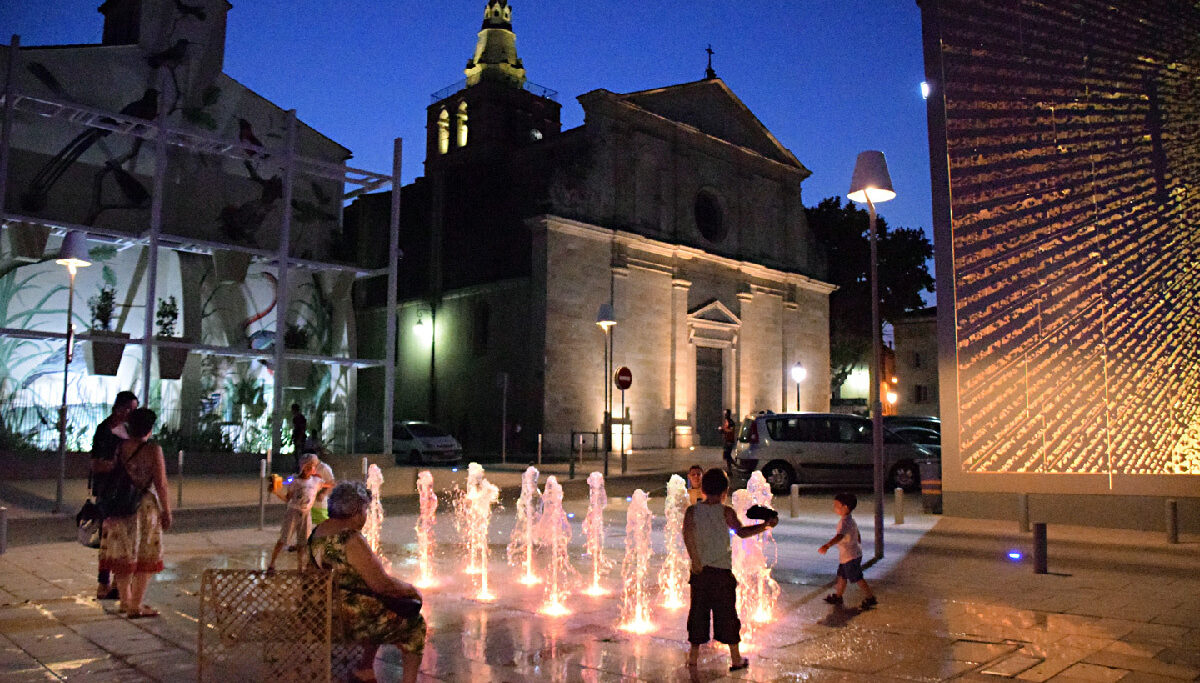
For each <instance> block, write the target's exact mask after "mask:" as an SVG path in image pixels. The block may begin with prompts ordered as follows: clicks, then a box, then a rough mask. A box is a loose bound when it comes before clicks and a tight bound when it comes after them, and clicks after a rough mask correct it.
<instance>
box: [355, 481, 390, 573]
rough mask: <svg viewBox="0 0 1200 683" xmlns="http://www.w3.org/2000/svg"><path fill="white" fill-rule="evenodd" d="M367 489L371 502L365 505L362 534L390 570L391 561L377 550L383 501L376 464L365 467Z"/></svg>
mask: <svg viewBox="0 0 1200 683" xmlns="http://www.w3.org/2000/svg"><path fill="white" fill-rule="evenodd" d="M366 483H367V490H368V491H370V492H371V504H370V506H368V507H367V521H366V523H365V524H363V529H362V534H363V536H364V537H366V539H367V545H369V546H371V550H372V551H373V552H374V553H375V554H376V555H378V556H379V559H380V560H382V561H383V566H384V568H385V569H387V570H389V571H390V570H391V568H392V563H391V561H390V560H388V558H386V557H384V556H383V553H381V552H380V551H379V534H380V532H381V531H382V530H383V501H382V500H380V495H379V492H380V490H381V489H382V488H383V472H382V471H381V470H380V469H379V466H378V465H371V466H370V467H369V468H367V482H366Z"/></svg>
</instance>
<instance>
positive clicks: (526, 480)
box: [508, 467, 561, 586]
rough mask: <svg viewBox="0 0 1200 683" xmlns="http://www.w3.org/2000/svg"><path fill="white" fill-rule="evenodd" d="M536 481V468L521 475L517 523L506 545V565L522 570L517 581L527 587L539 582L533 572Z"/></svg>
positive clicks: (529, 469)
mask: <svg viewBox="0 0 1200 683" xmlns="http://www.w3.org/2000/svg"><path fill="white" fill-rule="evenodd" d="M537 480H538V471H537V468H536V467H529V468H528V469H526V470H525V473H524V474H522V475H521V495H520V497H519V498H518V499H517V523H516V524H514V525H513V530H512V537H511V540H510V541H509V543H508V564H509V566H511V567H522V568H523V570H524V571H523V573H522V574H521V578H519V579H517V580H518V581H520V582H521V583H523V584H525V585H527V586H530V585H533V584H536V583H540V582H541V579H540V578H538V575H537V573H536V572H535V571H534V570H533V547H534V544H535V540H534V524H535V523H536V521H537V520H536V513H537V498H538V488H537ZM560 502H561V501H560Z"/></svg>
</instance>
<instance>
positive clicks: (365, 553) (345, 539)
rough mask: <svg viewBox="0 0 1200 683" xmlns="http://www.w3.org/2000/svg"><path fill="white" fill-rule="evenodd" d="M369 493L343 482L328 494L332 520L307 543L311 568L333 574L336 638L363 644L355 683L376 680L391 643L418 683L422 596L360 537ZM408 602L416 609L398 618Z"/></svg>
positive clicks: (358, 484) (422, 647)
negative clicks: (382, 650)
mask: <svg viewBox="0 0 1200 683" xmlns="http://www.w3.org/2000/svg"><path fill="white" fill-rule="evenodd" d="M370 503H371V492H370V491H369V490H367V487H366V486H364V485H363V484H362V483H361V482H350V481H346V482H342V483H340V484H338V485H337V486H336V487H335V488H334V489H333V492H332V493H330V494H329V519H328V520H326V521H324V522H322V523H321V524H320V525H318V526H317V528H316V529H314V530H313V532H312V535H311V536H310V537H309V540H308V548H309V552H311V553H312V559H313V565H314V566H317V567H320V568H322V569H325V570H327V571H330V572H332V573H333V586H334V591H335V592H334V597H333V601H334V606H333V629H334V633H333V637H334V639H335V640H337V641H347V642H358V643H361V644H363V645H364V650H363V658H362V659H361V660H360V661H359V664H358V669H356V670H355V672H354V676H355V680H361V681H373V680H375V673H374V662H375V653H376V650H378V649H379V646H380V645H383V644H385V643H391V644H393V645H395V646H396V647H397V648H399V650H400V654H401V656H402V658H403V659H402V661H403V666H404V681H406V682H409V683H411V682H412V681H416V680H417V671H418V669H419V668H420V666H421V655H422V653H423V652H424V650H425V619H424V618H422V617H421V614H420V612H419V601H420V599H421V594H420V593H419V592H417V589H416V588H414V587H413V586H412V584H409V583H405V582H404V581H401V580H400V579H397V578H396V577H394V576H392V575H391V574H388V572H387V569H386V568H384V566H383V562H382V561H381V560H380V558H379V556H378V555H376V554H375V553H374V551H372V550H371V546H370V545H369V544H368V543H367V539H366V537H364V536H363V535H362V528H363V525H364V524H366V521H367V508H368V506H369V505H370ZM404 599H407V600H409V601H410V603H409V604H410V605H413V606H414V607H415V609H414V611H413V614H412V615H411V616H400V615H399V614H397V613H396V612H394V611H392V609H389V608H388V607H387V606H386V605H385V603H390V604H392V605H393V606H395V603H396V601H397V600H404Z"/></svg>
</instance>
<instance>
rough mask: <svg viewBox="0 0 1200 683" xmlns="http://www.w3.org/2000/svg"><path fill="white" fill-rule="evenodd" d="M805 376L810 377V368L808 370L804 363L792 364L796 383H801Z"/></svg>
mask: <svg viewBox="0 0 1200 683" xmlns="http://www.w3.org/2000/svg"><path fill="white" fill-rule="evenodd" d="M805 377H808V370H806V369H805V368H804V364H803V363H796V364H795V365H793V366H792V381H793V382H795V383H796V384H799V383H801V382H803V381H804V378H805Z"/></svg>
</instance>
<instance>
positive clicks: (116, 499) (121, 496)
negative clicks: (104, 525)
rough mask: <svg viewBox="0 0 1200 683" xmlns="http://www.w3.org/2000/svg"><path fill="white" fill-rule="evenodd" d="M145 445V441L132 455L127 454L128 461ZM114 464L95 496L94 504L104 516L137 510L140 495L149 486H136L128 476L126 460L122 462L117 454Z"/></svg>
mask: <svg viewBox="0 0 1200 683" xmlns="http://www.w3.org/2000/svg"><path fill="white" fill-rule="evenodd" d="M145 446H146V444H145V443H143V444H142V445H141V446H138V448H137V450H136V451H134V452H133V455H131V456H129V462H132V461H133V459H134V458H136V457H137V456H138V454H139V453H141V452H142V448H144V447H145ZM115 465H116V466H115V467H114V468H113V471H112V472H111V473H109V480H108V482H107V483H106V484H105V486H104V490H103V491H101V492H100V495H99V496H97V497H96V504H97V505H99V506H100V511H101V512H102V513H103V515H104V517H130V516H132V515H133V514H134V513H135V512H137V509H138V504H139V503H141V501H142V495H143V494H145V493H146V490H147V489H149V488H150V487H149V485H147V486H138V485H137V484H136V483H134V481H133V478H132V477H130V476H129V470H128V469H127V468H126V462H122V460H121V457H120V456H119V455H118V456H117V458H116V463H115Z"/></svg>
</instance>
